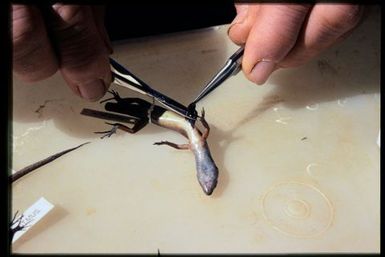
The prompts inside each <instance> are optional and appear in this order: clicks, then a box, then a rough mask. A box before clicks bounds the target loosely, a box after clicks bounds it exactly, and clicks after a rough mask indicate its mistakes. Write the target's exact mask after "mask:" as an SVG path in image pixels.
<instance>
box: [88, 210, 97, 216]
mask: <svg viewBox="0 0 385 257" xmlns="http://www.w3.org/2000/svg"><path fill="white" fill-rule="evenodd" d="M95 213H96V209H95V208H87V209H86V215H87V216H91V215H92V214H95Z"/></svg>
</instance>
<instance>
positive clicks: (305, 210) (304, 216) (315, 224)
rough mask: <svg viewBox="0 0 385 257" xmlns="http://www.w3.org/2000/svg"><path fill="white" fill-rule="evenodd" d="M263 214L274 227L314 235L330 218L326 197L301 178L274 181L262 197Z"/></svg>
mask: <svg viewBox="0 0 385 257" xmlns="http://www.w3.org/2000/svg"><path fill="white" fill-rule="evenodd" d="M262 207H263V214H264V217H265V219H266V220H267V221H268V222H269V224H270V225H271V226H272V227H273V228H275V229H276V230H278V231H280V232H282V233H284V234H286V235H289V236H293V237H302V238H308V237H315V236H318V235H320V234H322V233H323V232H325V231H326V230H327V229H328V228H329V227H330V225H331V224H332V222H333V219H334V209H333V205H332V203H331V201H330V200H329V198H328V197H327V196H326V195H325V194H324V193H323V192H321V191H320V190H319V189H318V188H317V187H315V186H313V185H311V184H307V183H303V182H283V183H279V184H276V185H273V186H272V187H271V188H270V189H269V190H267V192H266V193H265V194H264V196H263V198H262Z"/></svg>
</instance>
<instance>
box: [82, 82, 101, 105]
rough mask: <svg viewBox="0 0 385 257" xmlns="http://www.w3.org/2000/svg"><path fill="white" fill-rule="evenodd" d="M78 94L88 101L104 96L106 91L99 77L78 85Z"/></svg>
mask: <svg viewBox="0 0 385 257" xmlns="http://www.w3.org/2000/svg"><path fill="white" fill-rule="evenodd" d="M78 88H79V91H80V95H81V97H83V98H84V99H87V100H90V101H96V100H98V99H100V98H101V97H102V96H104V94H105V92H106V86H105V84H104V82H103V80H101V79H96V80H93V81H91V82H88V83H84V84H79V85H78Z"/></svg>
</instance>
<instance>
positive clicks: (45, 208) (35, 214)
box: [11, 197, 54, 243]
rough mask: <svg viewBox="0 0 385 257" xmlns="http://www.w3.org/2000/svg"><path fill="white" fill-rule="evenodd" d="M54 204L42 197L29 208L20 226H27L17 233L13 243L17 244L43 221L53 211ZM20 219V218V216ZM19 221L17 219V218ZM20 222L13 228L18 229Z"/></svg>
mask: <svg viewBox="0 0 385 257" xmlns="http://www.w3.org/2000/svg"><path fill="white" fill-rule="evenodd" d="M53 207H54V206H53V204H51V203H50V202H48V201H47V200H46V199H45V198H44V197H41V198H40V199H39V200H38V201H37V202H35V203H34V204H33V205H32V206H31V207H29V208H28V209H27V210H26V211H25V212H24V213H23V218H22V220H21V221H20V226H25V228H24V229H22V230H19V231H17V232H16V233H15V234H14V236H13V239H12V243H14V242H16V240H17V239H19V238H20V237H21V236H22V235H24V233H25V232H27V231H28V230H29V229H30V228H31V227H32V226H33V225H35V224H36V223H37V222H38V221H39V220H41V219H42V218H43V217H44V216H45V215H47V213H48V212H49V211H50V210H52V208H53ZM19 217H20V216H19ZM16 220H17V218H16ZM18 224H19V222H16V224H14V225H13V226H12V227H11V228H14V227H16V226H17V225H18Z"/></svg>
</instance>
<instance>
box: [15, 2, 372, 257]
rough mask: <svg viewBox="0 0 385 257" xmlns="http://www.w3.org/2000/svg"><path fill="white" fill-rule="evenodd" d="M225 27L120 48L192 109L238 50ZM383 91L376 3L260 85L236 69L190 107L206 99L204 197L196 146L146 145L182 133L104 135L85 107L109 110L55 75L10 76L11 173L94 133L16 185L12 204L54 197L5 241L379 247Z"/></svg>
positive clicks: (132, 65)
mask: <svg viewBox="0 0 385 257" xmlns="http://www.w3.org/2000/svg"><path fill="white" fill-rule="evenodd" d="M227 27H228V26H227V25H226V26H220V27H216V28H210V29H205V30H199V31H192V32H185V33H177V34H171V35H162V36H156V37H150V38H142V39H133V40H128V41H125V42H118V43H115V44H114V54H113V57H114V58H115V59H116V60H118V61H119V62H121V63H122V64H123V65H125V66H126V67H128V68H129V69H130V70H131V71H132V72H133V73H134V74H136V75H138V76H139V77H140V78H142V79H143V80H144V81H146V82H148V84H150V85H152V86H153V87H154V88H156V89H158V90H159V91H161V92H163V93H165V94H167V95H169V96H171V97H173V98H175V99H177V100H179V101H180V102H182V103H184V104H188V103H189V102H190V101H191V100H193V98H194V96H195V95H196V94H197V93H198V92H199V90H200V89H201V88H202V87H203V85H204V84H205V83H206V82H207V81H208V80H209V79H210V78H211V77H212V75H213V74H214V73H215V72H216V71H217V70H218V69H219V68H220V67H221V66H222V65H223V63H224V61H225V60H226V59H227V58H228V57H229V56H230V55H231V54H232V53H233V52H234V51H235V50H236V49H237V46H236V45H234V44H233V43H231V41H230V40H229V39H228V37H227V34H226V31H227ZM261 50H263V49H261ZM111 88H112V89H115V90H117V91H119V93H120V95H121V96H122V97H129V96H138V94H136V93H133V92H132V91H129V90H127V89H123V88H119V87H118V86H116V85H112V87H111ZM379 88H380V12H379V10H375V11H374V13H373V15H372V16H370V17H369V19H368V20H366V21H365V22H364V23H363V24H362V25H361V26H360V27H359V28H358V29H357V30H356V31H355V32H354V33H353V34H352V36H351V37H349V38H348V39H347V40H346V41H344V42H342V43H341V44H339V45H337V46H335V47H333V48H332V49H330V50H328V51H327V52H325V53H324V54H323V55H321V56H319V57H318V58H317V59H315V60H313V61H312V62H310V63H308V64H307V65H305V66H302V67H300V68H296V69H287V70H279V71H277V72H275V73H274V74H273V75H272V76H271V77H270V79H269V80H268V82H267V83H266V84H265V85H264V86H257V85H255V84H253V83H251V82H249V81H248V80H247V79H246V78H245V77H244V75H243V74H242V72H241V73H239V74H238V75H237V76H236V77H232V78H230V79H229V80H228V81H226V82H225V84H224V85H223V86H221V87H220V88H218V89H217V90H216V91H214V92H213V93H212V94H210V95H209V96H207V97H206V98H205V99H204V100H202V101H201V102H200V103H199V105H198V108H197V109H198V110H200V109H201V107H204V108H205V110H206V118H207V121H208V123H209V124H210V126H211V133H210V136H209V138H208V144H209V146H210V149H211V152H212V155H213V158H214V160H215V162H216V164H217V166H218V168H219V182H218V186H217V188H216V189H215V191H214V193H213V195H211V196H206V195H205V194H204V193H203V191H202V189H201V188H200V186H199V184H198V181H197V178H196V172H195V162H194V157H193V155H192V153H191V152H190V151H182V150H176V149H173V148H170V147H167V146H155V145H153V143H154V142H157V141H161V140H169V141H172V142H176V143H185V142H186V140H185V138H183V137H182V136H181V135H179V134H177V133H175V132H173V131H170V130H166V129H164V128H161V127H157V126H155V125H153V124H149V125H147V126H146V127H145V128H144V129H143V130H141V131H139V132H138V133H136V134H128V133H124V132H122V131H119V132H118V133H117V134H116V135H113V136H112V137H111V138H105V139H100V138H99V135H96V134H93V132H94V131H103V130H107V129H109V128H110V127H109V126H108V125H106V124H105V123H104V121H103V120H100V119H96V118H91V117H87V116H83V115H80V111H81V110H82V109H83V108H85V107H87V108H93V109H99V110H103V109H104V105H102V104H99V103H98V102H93V103H90V102H86V101H85V100H82V99H80V98H78V97H77V96H75V95H73V94H72V92H71V91H70V90H69V88H67V87H66V85H65V84H64V82H63V80H62V78H61V77H60V76H59V75H58V74H56V75H55V76H53V77H52V78H50V79H47V80H45V81H42V82H39V83H36V84H34V85H24V84H23V83H21V82H20V81H18V80H17V79H16V78H15V79H14V86H13V90H14V92H13V121H12V123H13V133H12V136H13V151H12V153H13V167H12V168H13V170H19V169H21V168H23V167H25V166H27V165H29V164H31V163H33V162H36V161H38V160H41V159H44V158H45V157H47V156H49V155H52V154H54V153H57V152H59V151H62V150H64V149H67V148H70V147H74V146H76V145H78V144H81V143H84V142H87V141H90V142H91V143H90V144H88V145H85V146H83V147H82V148H79V149H77V150H75V151H73V152H71V153H69V154H67V155H65V156H63V157H61V158H59V159H57V160H55V161H54V162H52V163H50V164H48V165H46V166H44V167H42V168H39V169H38V170H36V171H34V172H33V173H31V174H29V175H27V176H26V177H23V178H22V179H20V180H19V181H17V182H15V183H14V184H13V186H12V213H15V212H16V211H17V210H19V211H24V210H26V209H27V208H28V207H29V206H31V205H32V204H33V203H34V202H35V201H37V200H38V199H39V198H40V197H44V198H45V199H47V200H48V201H49V202H51V203H52V204H53V205H54V206H55V207H54V209H53V210H52V211H51V212H50V213H49V214H48V215H47V216H46V217H45V218H43V219H42V220H41V221H40V222H39V223H37V224H36V225H35V226H34V227H32V228H30V230H29V231H28V232H27V233H25V234H24V235H23V237H21V238H20V239H19V240H18V241H17V242H16V243H15V244H14V245H13V249H12V250H13V252H16V253H157V251H158V250H159V252H160V253H161V254H162V253H177V252H179V253H203V252H208V253H230V252H231V253H277V252H279V253H292V252H379V251H380V250H379V249H380V147H379V146H378V144H377V138H378V135H379V129H380V125H379V124H380V122H379V120H380V90H379ZM106 97H107V96H106ZM145 99H147V100H150V99H148V98H145ZM41 105H44V107H41Z"/></svg>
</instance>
